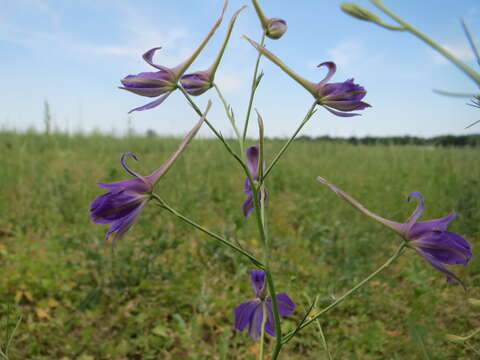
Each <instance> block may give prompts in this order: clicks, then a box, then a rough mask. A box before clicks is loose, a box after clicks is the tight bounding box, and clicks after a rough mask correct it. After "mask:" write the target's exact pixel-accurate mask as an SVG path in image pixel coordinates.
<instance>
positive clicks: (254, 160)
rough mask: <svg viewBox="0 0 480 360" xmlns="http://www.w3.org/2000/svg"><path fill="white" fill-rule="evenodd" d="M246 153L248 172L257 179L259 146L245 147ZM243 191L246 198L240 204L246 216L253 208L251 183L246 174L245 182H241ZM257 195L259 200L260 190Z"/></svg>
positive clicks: (265, 194)
mask: <svg viewBox="0 0 480 360" xmlns="http://www.w3.org/2000/svg"><path fill="white" fill-rule="evenodd" d="M246 153H247V167H248V172H249V173H250V176H251V177H252V180H253V181H257V180H258V170H259V166H258V163H259V161H260V148H259V147H258V146H250V147H249V148H248V149H247V151H246ZM243 191H244V192H245V194H246V195H247V199H246V200H245V201H244V202H243V205H242V208H243V214H244V215H245V216H248V215H249V214H250V213H251V212H252V210H253V209H254V208H255V206H254V204H253V189H252V184H250V181H249V180H248V176H247V177H245V182H244V183H243ZM258 197H259V200H260V197H261V191H259V192H258ZM266 197H267V192H266V191H264V201H265V200H266Z"/></svg>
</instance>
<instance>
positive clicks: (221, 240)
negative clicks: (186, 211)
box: [152, 193, 264, 269]
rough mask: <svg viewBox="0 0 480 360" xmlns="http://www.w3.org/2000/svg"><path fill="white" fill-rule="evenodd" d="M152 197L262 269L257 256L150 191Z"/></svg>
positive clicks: (183, 219)
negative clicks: (200, 223)
mask: <svg viewBox="0 0 480 360" xmlns="http://www.w3.org/2000/svg"><path fill="white" fill-rule="evenodd" d="M152 198H153V199H155V200H156V201H157V202H158V205H159V206H160V207H161V208H163V209H165V210H167V211H168V212H170V213H171V214H172V215H175V216H176V217H177V218H179V219H180V220H182V221H184V222H186V223H187V224H189V225H191V226H193V227H194V228H196V229H198V230H200V231H202V232H204V233H205V234H207V235H209V236H210V237H212V238H213V239H215V240H217V241H219V242H220V243H222V244H223V245H225V246H227V247H229V248H231V249H233V250H235V251H236V252H238V253H240V254H242V255H243V256H245V257H247V258H248V259H250V261H251V262H252V263H253V264H254V265H255V266H258V267H259V268H261V269H263V268H264V265H263V264H262V262H261V261H260V260H258V259H257V258H255V257H254V256H253V255H251V254H250V253H248V252H247V251H245V250H244V249H242V248H240V247H239V246H237V245H235V244H232V243H231V242H230V241H228V240H226V239H224V238H223V237H222V236H220V235H218V234H215V233H214V232H212V231H210V230H208V229H206V228H205V227H203V226H201V225H199V224H197V223H196V222H195V221H193V220H191V219H189V218H188V217H186V216H184V215H182V214H181V213H179V212H178V211H177V210H175V209H174V208H172V207H171V206H170V205H168V204H167V202H166V201H165V200H163V199H162V198H161V197H160V196H159V195H157V194H155V193H152Z"/></svg>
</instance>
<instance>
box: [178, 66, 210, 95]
mask: <svg viewBox="0 0 480 360" xmlns="http://www.w3.org/2000/svg"><path fill="white" fill-rule="evenodd" d="M211 78H212V76H211V74H210V73H209V71H196V72H194V73H191V74H185V75H183V76H182V78H181V79H180V84H182V87H183V88H184V89H185V91H186V92H187V93H188V94H189V95H192V96H198V95H202V94H203V93H204V92H205V91H207V90H208V89H210V88H211V87H212V86H213V84H212V81H211Z"/></svg>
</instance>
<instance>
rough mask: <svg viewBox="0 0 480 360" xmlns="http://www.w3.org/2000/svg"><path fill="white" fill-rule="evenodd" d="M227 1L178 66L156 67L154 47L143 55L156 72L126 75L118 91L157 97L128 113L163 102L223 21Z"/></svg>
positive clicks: (155, 49) (226, 0)
mask: <svg viewBox="0 0 480 360" xmlns="http://www.w3.org/2000/svg"><path fill="white" fill-rule="evenodd" d="M227 5H228V0H225V3H224V6H223V10H222V13H221V14H220V17H219V18H218V20H217V21H216V22H215V24H214V25H213V27H212V29H210V31H209V32H208V34H207V36H206V37H205V38H204V39H203V41H202V42H201V43H200V45H199V46H198V48H197V49H196V50H195V51H194V52H193V54H192V55H191V56H190V57H189V58H188V59H187V60H185V61H184V62H182V63H181V64H180V65H177V66H175V67H173V68H168V67H166V66H162V65H158V64H155V63H154V62H153V56H154V55H155V52H156V51H157V50H159V49H161V48H160V47H156V48H153V49H150V50H148V51H147V52H146V53H145V54H143V59H144V60H145V61H146V62H147V63H148V64H149V65H151V66H153V67H154V68H156V69H158V70H159V71H157V72H141V73H139V74H137V75H128V76H126V77H125V78H123V79H122V80H121V82H122V85H123V87H120V89H123V90H127V91H130V92H133V93H134V94H137V95H141V96H146V97H158V96H160V95H162V96H160V97H159V98H158V99H156V100H154V101H152V102H150V103H148V104H145V105H143V106H140V107H137V108H135V109H132V110H130V111H129V112H128V113H131V112H133V111H143V110H148V109H152V108H154V107H156V106H158V105H160V104H161V103H163V102H164V101H165V99H166V98H167V97H168V96H169V95H170V94H171V93H172V92H173V91H174V90H175V89H176V88H177V87H178V84H177V83H178V80H179V79H180V77H181V76H182V75H183V74H184V73H185V71H187V69H188V67H189V66H190V65H191V64H192V63H193V61H194V60H195V59H196V58H197V56H198V54H200V52H201V51H202V50H203V48H204V47H205V45H206V44H207V42H208V41H209V40H210V38H211V37H212V36H213V34H214V33H215V31H216V30H217V29H218V27H219V26H220V24H221V23H222V20H223V15H224V14H225V10H226V9H227Z"/></svg>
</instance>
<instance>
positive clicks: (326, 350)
mask: <svg viewBox="0 0 480 360" xmlns="http://www.w3.org/2000/svg"><path fill="white" fill-rule="evenodd" d="M315 322H316V323H317V326H318V331H319V332H320V337H321V338H322V343H323V347H324V348H325V352H326V353H327V356H328V360H333V358H332V354H330V350H329V349H328V344H327V339H326V338H325V334H324V333H323V329H322V325H321V324H320V321H318V319H317V320H315Z"/></svg>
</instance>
